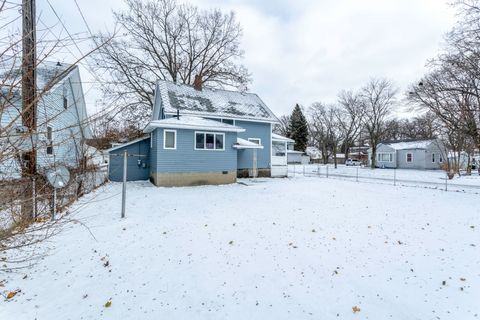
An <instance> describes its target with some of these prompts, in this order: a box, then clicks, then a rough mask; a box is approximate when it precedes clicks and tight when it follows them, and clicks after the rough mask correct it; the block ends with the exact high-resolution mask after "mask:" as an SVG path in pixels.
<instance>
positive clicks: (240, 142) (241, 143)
mask: <svg viewBox="0 0 480 320" xmlns="http://www.w3.org/2000/svg"><path fill="white" fill-rule="evenodd" d="M233 147H234V148H235V149H263V146H262V145H259V144H256V143H255V142H251V141H248V140H245V139H242V138H237V143H236V144H234V145H233Z"/></svg>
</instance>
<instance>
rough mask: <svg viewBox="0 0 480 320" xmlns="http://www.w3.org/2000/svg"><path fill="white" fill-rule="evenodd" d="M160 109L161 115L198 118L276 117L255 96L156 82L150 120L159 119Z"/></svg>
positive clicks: (260, 118)
mask: <svg viewBox="0 0 480 320" xmlns="http://www.w3.org/2000/svg"><path fill="white" fill-rule="evenodd" d="M161 106H163V108H164V113H166V114H175V113H176V112H177V110H179V111H180V114H185V115H195V116H201V117H215V118H231V119H246V120H257V121H266V122H278V119H277V117H276V116H275V115H274V114H273V112H272V111H271V110H270V109H269V108H268V107H267V106H266V105H265V103H264V102H263V101H262V100H261V99H260V98H259V97H258V96H257V95H256V94H254V93H246V92H238V91H229V90H221V89H212V88H203V90H201V91H200V90H196V89H194V88H193V87H192V86H189V85H185V84H176V83H173V82H170V81H163V80H160V81H158V82H157V90H156V94H155V106H154V111H153V115H152V120H158V119H160V109H161Z"/></svg>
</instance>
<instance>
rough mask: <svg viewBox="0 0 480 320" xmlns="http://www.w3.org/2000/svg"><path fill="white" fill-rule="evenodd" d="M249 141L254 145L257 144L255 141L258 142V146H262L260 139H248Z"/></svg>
mask: <svg viewBox="0 0 480 320" xmlns="http://www.w3.org/2000/svg"><path fill="white" fill-rule="evenodd" d="M248 141H250V142H253V143H256V142H255V141H258V145H259V146H261V145H262V139H260V138H248Z"/></svg>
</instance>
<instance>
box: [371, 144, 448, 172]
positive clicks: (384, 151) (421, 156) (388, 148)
mask: <svg viewBox="0 0 480 320" xmlns="http://www.w3.org/2000/svg"><path fill="white" fill-rule="evenodd" d="M376 157H377V158H376V166H377V167H378V168H397V169H440V167H441V164H442V162H443V161H444V160H445V158H446V151H445V147H444V145H443V143H442V142H441V141H440V140H438V139H427V140H401V141H386V142H382V143H380V144H379V145H378V146H377V155H376ZM371 161H372V150H371V149H369V150H368V163H369V165H371Z"/></svg>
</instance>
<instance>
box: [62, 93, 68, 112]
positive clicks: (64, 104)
mask: <svg viewBox="0 0 480 320" xmlns="http://www.w3.org/2000/svg"><path fill="white" fill-rule="evenodd" d="M67 108H68V99H67V97H65V96H63V109H67Z"/></svg>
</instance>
